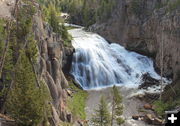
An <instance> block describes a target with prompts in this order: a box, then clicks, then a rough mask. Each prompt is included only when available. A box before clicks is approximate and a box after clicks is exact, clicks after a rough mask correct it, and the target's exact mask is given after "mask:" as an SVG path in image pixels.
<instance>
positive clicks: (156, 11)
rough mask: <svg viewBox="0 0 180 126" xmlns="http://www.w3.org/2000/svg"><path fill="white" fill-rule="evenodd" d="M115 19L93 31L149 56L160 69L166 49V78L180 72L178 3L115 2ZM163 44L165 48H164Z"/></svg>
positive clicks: (153, 0) (148, 0)
mask: <svg viewBox="0 0 180 126" xmlns="http://www.w3.org/2000/svg"><path fill="white" fill-rule="evenodd" d="M116 1H117V4H116V7H115V9H114V12H113V13H112V17H111V18H110V19H109V20H107V21H106V22H105V23H97V24H95V25H93V26H92V27H91V28H90V29H91V30H93V31H96V32H97V33H99V34H100V35H102V36H103V37H105V38H106V39H107V40H109V41H111V42H116V43H119V44H121V45H123V46H125V47H126V48H127V49H129V50H132V51H136V52H138V53H141V54H144V55H147V56H150V57H152V58H153V59H154V61H155V66H156V68H157V70H158V71H159V70H160V67H161V65H160V57H161V47H163V53H164V55H163V60H164V76H166V77H170V78H172V79H173V80H177V79H178V77H179V75H178V73H180V72H179V71H180V58H179V57H180V49H179V47H180V31H179V29H180V8H178V6H177V5H176V4H173V2H174V3H175V2H176V1H178V0H173V1H170V2H172V3H170V2H169V3H168V1H167V0H116ZM162 45H163V46H162Z"/></svg>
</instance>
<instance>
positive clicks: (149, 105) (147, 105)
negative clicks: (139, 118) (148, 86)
mask: <svg viewBox="0 0 180 126" xmlns="http://www.w3.org/2000/svg"><path fill="white" fill-rule="evenodd" d="M144 108H145V109H152V108H153V106H152V105H151V104H145V105H144Z"/></svg>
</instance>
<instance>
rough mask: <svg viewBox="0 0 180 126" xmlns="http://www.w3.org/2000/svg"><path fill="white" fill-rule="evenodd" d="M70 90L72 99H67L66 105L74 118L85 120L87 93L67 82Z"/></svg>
mask: <svg viewBox="0 0 180 126" xmlns="http://www.w3.org/2000/svg"><path fill="white" fill-rule="evenodd" d="M69 84H70V89H71V90H72V91H73V92H74V93H73V95H72V97H69V99H68V102H67V105H68V109H69V110H70V111H71V112H72V114H73V116H75V118H80V119H86V113H85V106H86V105H85V104H86V98H87V92H86V91H83V90H81V89H79V88H77V87H76V86H75V85H74V84H73V83H72V82H69Z"/></svg>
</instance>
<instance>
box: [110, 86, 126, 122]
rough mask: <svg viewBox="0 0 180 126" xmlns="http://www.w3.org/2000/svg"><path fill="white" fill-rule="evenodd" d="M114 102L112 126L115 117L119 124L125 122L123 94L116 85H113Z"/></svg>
mask: <svg viewBox="0 0 180 126" xmlns="http://www.w3.org/2000/svg"><path fill="white" fill-rule="evenodd" d="M112 94H113V103H112V115H111V126H113V121H114V119H115V120H116V123H117V124H118V125H121V124H123V123H124V120H123V119H122V118H121V115H122V114H123V105H122V96H121V95H120V92H119V90H118V88H117V87H116V86H113V90H112Z"/></svg>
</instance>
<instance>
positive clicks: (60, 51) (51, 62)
mask: <svg viewBox="0 0 180 126" xmlns="http://www.w3.org/2000/svg"><path fill="white" fill-rule="evenodd" d="M33 29H34V33H35V37H36V40H37V41H38V47H39V54H40V57H39V63H38V66H37V69H38V72H39V73H38V75H39V76H40V77H41V78H43V79H44V80H45V81H46V84H47V86H48V88H49V91H50V94H51V97H52V99H53V103H52V115H53V116H52V118H51V119H50V123H51V125H52V126H59V125H60V120H62V121H67V122H68V121H71V120H69V118H68V117H69V116H70V115H71V114H70V113H68V112H67V111H66V105H65V104H66V99H67V92H66V91H67V90H66V89H67V87H68V82H67V80H66V78H65V75H64V73H63V70H64V72H68V71H69V69H70V66H71V60H72V59H71V58H72V54H73V47H64V45H63V40H62V39H61V36H60V35H58V34H55V33H53V31H52V28H51V27H50V26H49V25H48V24H46V23H45V22H43V20H42V17H41V11H40V9H39V11H38V13H37V14H36V16H35V17H34V28H33ZM62 69H63V70H62Z"/></svg>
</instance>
